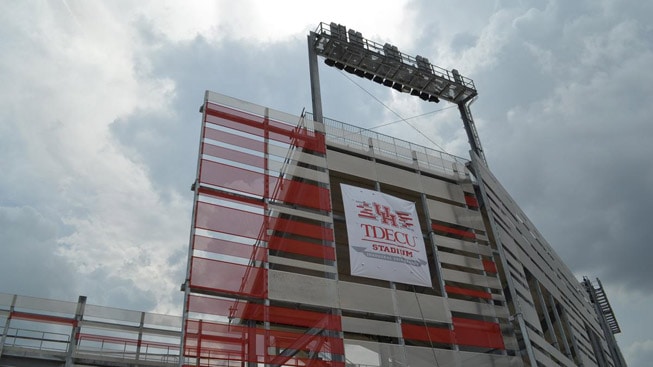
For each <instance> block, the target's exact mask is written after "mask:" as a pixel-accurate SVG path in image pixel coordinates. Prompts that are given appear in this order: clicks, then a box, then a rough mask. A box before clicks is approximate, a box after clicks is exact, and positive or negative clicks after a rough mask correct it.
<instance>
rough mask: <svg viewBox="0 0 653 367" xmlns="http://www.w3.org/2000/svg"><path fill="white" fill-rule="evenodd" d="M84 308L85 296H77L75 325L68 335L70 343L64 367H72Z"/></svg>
mask: <svg viewBox="0 0 653 367" xmlns="http://www.w3.org/2000/svg"><path fill="white" fill-rule="evenodd" d="M85 307H86V296H79V299H78V301H77V310H76V311H75V323H74V324H73V330H72V331H71V333H70V341H69V342H68V350H67V351H66V364H65V367H73V356H74V355H75V351H76V350H77V342H78V338H77V336H78V335H79V330H80V329H81V325H80V323H81V321H82V318H83V317H84V308H85Z"/></svg>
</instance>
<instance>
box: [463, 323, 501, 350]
mask: <svg viewBox="0 0 653 367" xmlns="http://www.w3.org/2000/svg"><path fill="white" fill-rule="evenodd" d="M452 321H453V328H454V333H455V334H456V343H458V344H459V345H468V346H473V347H485V348H494V349H505V345H504V343H503V335H502V334H501V327H500V326H499V324H497V323H494V322H487V321H479V320H471V319H464V318H460V317H454V318H452Z"/></svg>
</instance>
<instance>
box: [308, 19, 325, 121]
mask: <svg viewBox="0 0 653 367" xmlns="http://www.w3.org/2000/svg"><path fill="white" fill-rule="evenodd" d="M317 37H319V36H318V35H317V34H316V33H315V32H311V33H309V35H308V70H309V74H310V77H311V99H312V103H313V120H315V121H317V122H322V123H323V122H324V116H323V115H322V94H321V93H320V73H319V70H318V65H317V53H316V52H315V47H314V46H315V42H316V41H317Z"/></svg>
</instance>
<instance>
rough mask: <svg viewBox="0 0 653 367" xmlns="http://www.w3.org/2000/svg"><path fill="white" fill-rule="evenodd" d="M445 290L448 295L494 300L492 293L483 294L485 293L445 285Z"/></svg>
mask: <svg viewBox="0 0 653 367" xmlns="http://www.w3.org/2000/svg"><path fill="white" fill-rule="evenodd" d="M444 289H445V290H446V291H447V293H455V294H463V295H466V296H471V297H478V298H484V299H492V293H489V292H483V291H478V290H474V289H467V288H461V287H454V286H451V285H445V286H444Z"/></svg>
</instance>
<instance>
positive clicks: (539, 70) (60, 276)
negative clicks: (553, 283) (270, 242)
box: [0, 0, 653, 367]
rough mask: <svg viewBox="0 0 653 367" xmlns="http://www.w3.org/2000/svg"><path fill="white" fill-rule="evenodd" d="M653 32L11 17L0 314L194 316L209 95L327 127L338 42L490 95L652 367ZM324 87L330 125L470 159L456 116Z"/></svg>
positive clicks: (542, 5) (493, 161)
mask: <svg viewBox="0 0 653 367" xmlns="http://www.w3.org/2000/svg"><path fill="white" fill-rule="evenodd" d="M651 18H653V2H650V1H636V0H632V1H630V0H622V1H616V0H578V1H565V0H557V1H556V0H552V1H527V0H514V1H476V2H471V1H438V2H435V1H429V0H416V1H406V0H404V1H396V0H393V1H379V0H375V1H356V2H354V1H340V0H338V1H335V0H334V1H329V2H312V1H299V0H298V1H264V0H260V1H255V0H249V1H243V0H240V1H230V0H225V1H201V2H200V1H163V0H152V1H138V2H136V1H82V0H66V1H63V0H59V1H56V0H52V1H45V0H42V1H23V0H15V1H12V0H0V44H2V52H0V246H2V252H1V255H0V292H4V293H18V294H23V295H31V296H39V297H48V298H56V299H64V300H76V299H77V296H78V295H80V294H81V295H86V296H88V302H89V303H92V304H100V305H108V306H116V307H121V308H134V309H140V310H152V311H157V312H168V313H176V314H179V313H180V312H181V298H182V297H181V292H180V291H179V286H180V284H181V282H182V280H183V274H184V272H185V266H186V252H187V246H188V236H189V230H190V217H191V210H192V193H191V191H190V189H189V188H190V185H191V183H192V182H193V180H194V175H195V169H196V160H197V150H198V140H199V126H200V117H201V116H200V114H199V113H198V107H199V106H200V104H201V103H202V98H203V93H204V91H205V90H206V89H210V90H213V91H216V92H219V93H223V94H227V95H231V96H234V97H237V98H241V99H245V100H248V101H251V102H254V103H257V104H262V105H265V106H269V107H271V108H274V109H277V110H281V111H284V112H288V113H295V114H299V113H300V112H301V110H302V109H303V108H306V109H307V110H310V109H311V103H310V89H309V77H308V56H307V46H306V35H307V33H308V32H309V30H312V29H315V27H316V26H317V25H318V24H319V22H331V21H334V22H337V23H341V24H343V25H346V26H347V27H349V28H353V29H355V30H357V31H360V32H362V34H363V36H364V37H366V38H368V39H371V40H374V41H376V42H379V43H385V42H390V43H392V44H394V45H396V46H398V48H399V49H400V50H401V51H403V52H405V53H408V54H411V55H417V54H419V55H422V56H425V57H427V58H429V60H430V61H431V62H432V63H434V64H436V65H439V66H441V67H443V68H446V69H452V68H456V69H458V70H459V71H460V73H461V74H463V75H465V76H468V77H470V78H472V79H473V80H474V82H475V83H476V87H477V89H478V91H479V99H478V100H477V102H476V103H474V104H473V105H472V113H473V115H474V117H475V120H476V123H477V128H478V132H479V135H480V138H481V141H482V144H483V147H484V149H485V153H486V156H487V159H488V163H489V166H490V168H491V169H492V170H493V171H494V173H495V175H497V176H498V178H499V179H500V180H501V181H502V183H503V184H504V186H505V187H506V188H507V189H508V191H509V192H510V193H511V194H512V195H513V197H514V198H515V200H516V201H517V202H518V203H519V204H520V206H521V207H522V208H523V209H524V211H525V212H526V213H527V214H528V215H529V217H530V219H531V220H532V221H533V222H534V223H535V224H536V226H538V228H539V230H540V232H541V233H542V234H543V235H544V236H545V238H546V239H547V240H548V241H549V243H551V244H552V246H553V247H554V248H555V249H556V251H557V252H558V254H559V255H560V256H561V257H562V258H563V260H564V261H566V263H567V264H568V266H569V267H570V268H571V269H572V271H573V272H574V273H575V274H577V276H578V277H579V279H580V278H581V277H582V276H583V275H587V276H590V277H591V278H595V277H599V278H600V279H601V281H602V282H603V284H604V286H606V288H607V292H608V296H609V297H610V301H611V303H612V306H613V308H614V309H615V312H616V316H617V319H618V321H619V322H620V325H621V329H622V333H621V334H620V335H618V340H619V343H620V345H621V348H622V351H623V352H624V354H625V356H626V359H627V362H628V363H629V365H630V366H631V367H643V366H650V361H651V360H653V337H652V336H651V333H650V330H651V329H652V328H653V316H651V305H652V304H653V281H652V280H653V266H651V264H650V263H651V260H653V249H652V244H651V235H649V234H647V233H648V230H649V229H651V227H652V225H653V221H652V219H651V218H652V217H653V216H652V214H651V210H652V209H651V208H653V189H652V188H653V163H652V159H651V158H652V157H653V143H652V142H651V140H652V139H653V124H652V121H651V120H652V117H653V103H652V102H653V72H651V70H650V68H651V65H653V26H652V25H651V22H650V19H651ZM320 77H321V81H322V95H323V105H324V113H325V115H326V116H328V117H331V118H334V119H337V120H341V121H345V122H349V123H352V124H355V125H360V126H366V127H372V126H377V125H381V124H385V123H389V122H393V121H396V120H398V117H397V115H400V116H402V117H404V118H411V117H414V116H419V115H423V114H424V116H422V117H417V118H413V119H410V120H409V121H410V122H411V124H412V125H413V126H416V127H417V128H418V129H420V130H421V131H422V132H423V133H425V134H426V135H428V136H430V137H431V139H432V140H433V141H434V142H435V143H436V144H437V145H439V146H441V147H442V148H444V149H445V150H446V151H447V152H449V153H452V154H456V155H459V156H463V157H468V153H467V150H468V144H467V139H466V136H465V133H464V130H463V127H462V122H461V120H460V118H459V116H458V113H457V110H456V109H455V108H451V105H447V104H446V103H444V102H441V103H439V104H435V103H425V102H422V101H421V100H419V99H416V98H409V96H408V95H407V94H403V95H401V94H399V93H398V92H396V91H394V90H392V89H390V88H383V87H380V86H378V85H376V84H375V83H370V82H368V81H366V80H363V79H360V78H356V77H352V76H351V74H346V73H341V72H339V71H337V70H336V69H333V68H327V67H326V66H325V65H324V64H321V65H320ZM370 94H372V95H373V96H374V97H372V96H370ZM377 99H378V100H380V101H382V102H383V104H381V103H379V102H378V101H377ZM384 105H385V106H387V107H388V108H386V107H384ZM379 131H380V132H382V133H387V134H393V135H396V136H398V137H400V138H403V139H406V140H411V141H416V142H419V143H422V144H424V145H430V146H433V144H432V143H430V142H429V141H428V140H426V139H424V138H423V137H422V136H421V135H420V134H418V133H417V132H416V131H415V130H413V129H412V128H411V127H409V126H408V125H407V124H406V123H405V122H397V123H394V124H390V125H388V126H386V127H384V128H381V129H379Z"/></svg>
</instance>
